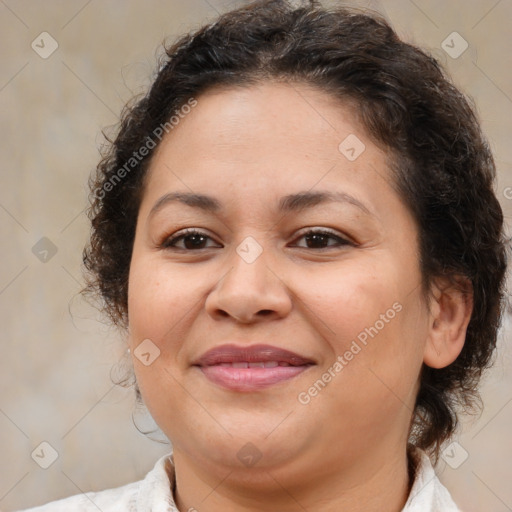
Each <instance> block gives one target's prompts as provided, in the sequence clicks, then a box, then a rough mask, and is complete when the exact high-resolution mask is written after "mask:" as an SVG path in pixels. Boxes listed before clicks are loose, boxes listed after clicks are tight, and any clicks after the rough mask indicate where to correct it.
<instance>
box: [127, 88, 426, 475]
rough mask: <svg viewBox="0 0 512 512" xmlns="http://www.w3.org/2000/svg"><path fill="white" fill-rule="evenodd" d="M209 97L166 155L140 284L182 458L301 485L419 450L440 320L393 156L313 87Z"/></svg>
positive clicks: (161, 397) (143, 242) (169, 141)
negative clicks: (414, 435)
mask: <svg viewBox="0 0 512 512" xmlns="http://www.w3.org/2000/svg"><path fill="white" fill-rule="evenodd" d="M197 102H198V103H197V106H195V107H194V108H193V109H191V112H190V113H188V114H187V115H186V116H185V117H184V118H183V119H181V121H180V123H179V124H178V125H177V126H175V127H174V129H173V130H172V131H171V132H170V133H169V134H168V135H167V136H166V138H164V140H163V141H162V143H161V145H160V146H159V148H158V149H157V152H156V153H155V155H154V157H153V160H152V163H151V166H150V170H149V171H148V176H147V182H146V187H145V190H144V195H143V200H142V203H141V206H140V211H139V216H138V221H137V229H136V236H135V242H134V249H133V256H132V261H131V267H130V275H129V305H128V317H129V339H130V346H131V351H132V354H134V367H135V371H136V376H137V379H138V383H139V386H140V389H141V393H142V395H143V398H144V401H145V403H146V405H147V407H148V408H149V411H150V412H151V414H152V415H153V417H154V419H155V420H156V422H157V423H158V424H159V426H160V427H161V429H162V430H163V431H164V433H165V434H166V435H167V436H168V437H169V439H170V440H171V442H172V444H173V448H174V453H175V458H177V457H178V458H182V459H183V460H185V459H186V460H188V461H192V462H193V463H194V464H196V465H197V466H198V467H201V468H214V469H218V468H219V467H222V468H225V469H226V470H228V469H230V470H232V469H233V468H237V470H243V469H244V464H245V466H246V467H250V466H251V461H253V460H256V459H258V458H259V460H258V463H257V467H259V468H264V469H267V470H268V469H273V470H274V471H275V474H279V472H281V471H282V472H283V474H284V472H285V471H286V472H287V474H288V475H290V474H293V475H295V477H296V478H297V479H300V478H301V476H304V475H309V476H310V475H311V472H312V468H314V469H315V471H316V472H315V475H317V476H319V477H321V476H322V475H323V474H325V473H326V472H328V471H330V470H331V468H332V467H333V466H332V464H336V465H337V467H343V465H347V467H348V466H350V465H351V464H353V463H354V461H356V460H357V461H359V463H364V461H365V460H369V459H370V458H371V459H372V460H375V458H377V459H378V458H381V459H382V460H384V459H386V458H387V457H388V456H389V454H390V452H392V451H394V452H396V450H397V449H398V448H397V447H400V448H399V449H400V450H401V449H402V448H403V450H405V445H406V441H407V435H408V427H409V422H410V419H411V414H412V410H413V407H414V399H415V395H416V392H417V384H418V376H419V372H420V369H421V365H422V358H423V350H424V345H425V338H426V336H427V324H428V321H427V320H428V316H427V308H426V305H425V303H424V301H423V295H422V291H421V287H420V282H421V274H420V269H419V255H418V236H417V228H416V225H415V222H414V220H413V218H412V216H411V213H410V212H409V210H408V209H407V208H406V206H405V205H404V203H403V202H402V200H401V199H400V197H399V196H398V195H397V193H396V192H395V189H394V188H393V186H392V181H391V173H390V171H389V169H388V167H387V161H388V159H387V155H386V154H385V153H384V152H383V151H381V150H380V149H379V148H378V147H376V146H375V145H374V144H373V143H372V142H371V140H370V138H369V137H368V136H367V135H366V133H365V131H364V129H363V128H362V126H361V125H360V124H358V122H357V117H356V115H355V114H354V110H353V109H352V108H351V107H350V106H349V105H344V104H342V103H340V102H339V100H336V99H334V98H332V97H331V96H329V95H327V94H326V93H325V92H322V91H319V90H316V89H313V88H310V87H307V86H305V85H300V84H293V86H292V85H289V84H271V83H265V84H261V85H258V86H251V87H250V88H230V89H218V90H212V91H210V92H207V93H205V94H203V95H201V96H200V97H198V98H197ZM356 137H357V138H356ZM363 144H364V146H363ZM331 463H332V464H331ZM273 474H274V473H273Z"/></svg>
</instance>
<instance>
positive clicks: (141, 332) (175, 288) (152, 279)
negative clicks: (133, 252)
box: [128, 258, 201, 343]
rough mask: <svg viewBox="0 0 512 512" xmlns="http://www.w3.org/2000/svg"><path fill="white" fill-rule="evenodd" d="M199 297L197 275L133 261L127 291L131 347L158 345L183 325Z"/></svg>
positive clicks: (147, 262) (145, 262)
mask: <svg viewBox="0 0 512 512" xmlns="http://www.w3.org/2000/svg"><path fill="white" fill-rule="evenodd" d="M200 294H201V280H200V278H199V273H195V274H192V275H190V273H185V272H180V271H179V269H177V270H176V269H174V271H173V272H171V271H170V266H168V265H166V264H165V262H164V263H162V262H158V263H155V262H154V261H151V259H150V258H138V259H134V260H133V261H132V266H131V268H130V276H129V288H128V319H129V326H130V334H131V341H132V343H136V342H137V341H138V340H141V339H145V338H150V339H155V342H157V343H158V342H159V340H161V339H162V338H163V337H164V336H165V335H166V333H167V334H168V333H169V330H170V329H172V328H173V326H178V324H179V323H180V322H186V317H187V313H189V312H191V311H192V310H193V309H194V306H195V305H196V304H197V303H198V300H199V297H200Z"/></svg>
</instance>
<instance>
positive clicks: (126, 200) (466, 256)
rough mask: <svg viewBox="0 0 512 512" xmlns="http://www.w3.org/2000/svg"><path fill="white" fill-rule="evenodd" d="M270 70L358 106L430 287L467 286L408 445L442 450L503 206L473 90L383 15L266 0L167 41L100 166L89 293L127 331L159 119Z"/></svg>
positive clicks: (492, 264) (421, 395)
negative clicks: (133, 263) (461, 334)
mask: <svg viewBox="0 0 512 512" xmlns="http://www.w3.org/2000/svg"><path fill="white" fill-rule="evenodd" d="M268 80H283V81H295V82H302V83H306V84H311V85H314V86H316V87H319V88H320V89H322V90H324V91H325V92H327V93H329V94H332V95H334V96H335V97H336V98H339V99H340V101H345V102H346V101H347V100H349V101H350V102H352V103H353V104H355V105H356V106H357V111H358V116H359V117H360V120H361V122H362V123H363V125H364V126H365V128H366V130H367V133H368V135H369V136H370V137H371V138H372V140H373V141H374V142H375V143H376V144H378V145H379V146H380V147H382V148H385V149H386V151H387V153H388V155H390V157H389V160H390V161H389V165H390V168H391V169H392V171H393V177H394V182H395V186H396V190H397V192H398V193H399V194H400V196H401V197H402V199H403V201H404V202H405V204H406V205H407V206H408V207H409V208H410V211H411V213H412V215H413V216H414V218H415V220H416V221H417V225H418V229H419V240H420V259H421V261H420V263H421V269H422V277H423V285H424V290H425V292H426V293H428V291H429V289H430V285H431V284H432V282H433V279H434V278H436V277H439V276H444V277H459V278H460V277H463V278H465V279H466V280H468V281H469V282H470V283H471V286H472V292H473V302H474V306H473V312H472V316H471V320H470V323H469V326H468V329H467V334H466V341H465V344H464V348H463V349H462V352H461V353H460V355H459V356H458V358H457V359H456V361H455V362H454V363H453V364H451V365H449V366H448V367H446V368H442V369H433V368H430V367H427V366H425V365H424V367H423V369H422V373H421V378H420V389H419V392H418V396H417V400H416V405H415V411H414V418H413V422H412V424H411V441H412V442H413V443H414V444H415V445H416V446H418V447H420V448H423V449H426V450H429V451H430V452H431V453H432V454H436V455H437V454H438V453H439V449H440V446H441V443H442V442H444V441H445V440H447V439H448V438H449V437H450V436H451V435H452V434H453V433H454V431H455V428H456V426H457V412H458V411H459V410H468V409H472V408H474V406H475V405H478V404H479V395H478V391H477V385H478V382H479V379H480V376H481V373H482V370H483V369H485V368H486V367H488V366H490V364H491V359H492V354H493V351H494V349H495V346H496V339H497V331H498V328H499V324H500V319H501V313H502V308H503V298H504V280H505V272H506V250H505V249H506V245H505V239H504V235H503V215H502V210H501V207H500V205H499V203H498V200H497V198H496V196H495V194H494V191H493V184H494V179H495V165H494V161H493V157H492V154H491V152H490V150H489V147H488V144H487V142H486V140H485V138H484V136H483V135H482V133H481V130H480V126H479V122H478V119H477V117H476V115H475V112H474V108H473V107H472V106H471V104H470V102H469V100H468V99H467V98H466V97H465V96H464V95H463V94H462V93H461V92H460V91H459V90H458V89H457V88H456V87H455V86H454V85H453V84H452V82H451V81H450V79H449V78H448V77H447V76H446V74H445V73H444V72H443V70H442V69H441V66H440V64H439V63H438V62H437V61H436V59H434V58H433V57H432V56H430V55H429V54H427V53H426V52H425V51H422V50H420V49H418V48H416V47H415V46H413V45H411V44H407V43H405V42H403V41H401V40H400V39H399V38H398V36H397V35H396V33H395V32H394V31H393V29H392V28H391V27H390V25H389V24H388V23H387V22H386V21H385V20H384V19H382V18H381V17H380V16H379V15H377V14H373V13H372V14H369V13H367V12H361V11H358V10H355V9H348V8H331V9H328V8H325V7H323V6H322V5H321V4H320V3H319V2H318V1H315V0H310V1H307V2H304V3H303V5H302V6H300V7H292V6H291V5H290V4H289V3H288V2H286V1H284V0H263V1H262V0H259V1H257V2H253V3H251V4H249V5H247V6H244V7H242V8H239V9H236V10H233V11H230V12H228V13H226V14H223V15H221V16H220V17H219V18H218V19H217V20H216V21H215V22H214V23H210V24H208V25H206V26H204V27H202V28H201V29H199V30H197V31H195V32H194V33H191V34H187V35H184V36H182V37H181V38H180V39H179V40H178V41H177V42H175V43H174V44H172V45H170V46H168V47H166V48H165V55H164V56H163V58H162V62H161V66H160V68H159V71H158V73H157V76H156V78H155V80H154V82H153V84H152V86H151V88H150V90H149V92H148V93H147V95H145V96H144V97H142V98H141V99H138V100H137V101H135V102H133V103H132V104H131V105H130V106H127V107H126V108H125V110H124V112H123V114H122V118H121V122H120V126H119V130H118V134H117V136H116V137H115V140H108V142H109V144H108V145H107V147H106V150H105V152H104V154H103V158H102V160H101V162H100V163H99V165H98V167H97V170H96V173H95V174H94V175H93V176H91V180H90V187H91V194H90V201H91V206H90V208H89V211H88V213H89V218H90V220H91V223H92V232H91V238H90V242H89V244H88V246H87V247H86V248H85V250H84V264H85V267H86V269H87V271H88V284H87V287H86V289H85V292H89V293H91V292H92V293H95V294H96V296H97V297H100V298H101V299H102V302H103V308H104V310H105V312H106V313H107V314H108V315H109V316H110V319H111V320H112V321H113V322H114V323H115V324H116V325H118V326H121V327H123V328H124V327H126V325H127V317H128V311H127V292H128V274H129V268H130V260H131V253H132V246H133V242H134V236H135V225H136V221H137V215H138V209H139V205H140V202H141V196H142V194H143V190H144V177H145V175H146V171H147V169H148V165H149V163H150V161H151V156H152V154H153V153H154V148H155V147H156V146H158V143H159V142H160V140H161V137H155V135H156V134H160V133H161V132H162V129H161V127H163V126H164V127H165V131H166V132H169V131H170V129H172V127H173V126H172V123H170V122H169V121H170V120H171V119H172V116H173V115H176V113H179V112H180V109H182V108H183V107H184V105H187V103H189V104H190V102H191V100H193V101H195V100H194V98H197V97H198V96H199V95H200V94H201V93H203V92H205V91H206V90H207V89H209V88H212V87H213V86H239V87H241V86H250V85H252V84H256V83H259V82H263V81H268ZM159 127H160V128H159ZM155 139H157V140H156V141H155ZM150 141H151V144H150ZM144 147H146V148H147V149H146V150H145V151H142V150H140V149H141V148H144ZM128 162H129V165H127V163H128Z"/></svg>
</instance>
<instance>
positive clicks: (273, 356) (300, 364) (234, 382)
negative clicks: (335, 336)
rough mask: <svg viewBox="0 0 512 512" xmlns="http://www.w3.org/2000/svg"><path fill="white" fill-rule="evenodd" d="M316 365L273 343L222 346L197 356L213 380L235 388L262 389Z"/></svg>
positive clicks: (200, 364) (234, 389) (198, 361)
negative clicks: (271, 344)
mask: <svg viewBox="0 0 512 512" xmlns="http://www.w3.org/2000/svg"><path fill="white" fill-rule="evenodd" d="M314 364H316V363H315V362H314V361H313V360H311V359H308V358H305V357H303V356H301V355H299V354H296V353H294V352H290V351H289V350H285V349H282V348H278V347H273V346H270V345H252V346H249V347H240V346H236V345H222V346H220V347H216V348H214V349H211V350H209V351H208V352H206V353H205V354H203V355H202V356H201V357H200V358H199V359H197V360H196V361H195V362H194V363H193V366H195V367H198V368H199V369H200V370H201V372H202V373H203V375H204V376H205V377H206V378H207V379H208V380H210V381H211V382H213V383H215V384H217V385H219V386H221V387H223V388H227V389H229V390H232V391H258V390H260V389H264V388H267V387H269V386H273V385H276V384H279V383H282V382H285V381H288V380H290V379H292V378H294V377H296V376H297V375H299V374H301V373H302V372H304V371H306V370H307V369H308V368H310V367H311V366H313V365H314Z"/></svg>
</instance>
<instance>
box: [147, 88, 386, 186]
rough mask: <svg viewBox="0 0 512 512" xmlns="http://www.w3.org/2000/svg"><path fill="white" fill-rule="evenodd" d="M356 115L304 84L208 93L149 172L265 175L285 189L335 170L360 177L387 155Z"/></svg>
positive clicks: (175, 130) (168, 138)
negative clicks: (303, 176) (309, 174)
mask: <svg viewBox="0 0 512 512" xmlns="http://www.w3.org/2000/svg"><path fill="white" fill-rule="evenodd" d="M355 114H356V111H355V107H354V106H353V105H352V104H350V103H345V102H343V103H342V102H341V101H340V100H339V99H337V98H334V97H333V96H332V95H330V94H328V93H326V92H324V91H321V90H319V89H318V88H316V87H312V86H309V85H305V84H299V83H274V82H269V83H263V84H258V85H255V86H251V87H230V88H215V89H213V90H209V91H207V92H206V93H204V94H202V95H200V96H199V97H198V98H197V105H196V106H195V107H194V108H193V109H190V111H189V113H187V114H186V115H183V116H182V117H181V118H180V120H179V123H178V124H177V125H175V126H174V127H173V129H172V131H170V132H169V133H168V134H167V135H166V136H165V137H164V140H163V141H162V143H161V144H160V146H159V147H158V148H157V150H156V153H155V155H154V156H153V159H152V165H151V166H150V172H151V173H155V170H157V169H161V167H162V166H163V167H164V168H165V167H171V168H172V169H173V170H175V171H177V170H183V168H185V167H186V174H187V176H188V177H189V178H192V177H193V175H198V174H199V173H203V174H205V175H206V174H208V172H210V173H211V174H215V173H218V172H219V171H220V170H222V173H223V176H224V177H228V176H230V177H232V178H235V177H237V178H241V177H242V175H248V174H251V175H252V176H253V178H255V179H256V178H257V177H258V176H262V175H263V174H265V173H267V172H271V173H272V174H273V175H274V177H275V178H278V176H284V177H285V178H286V180H288V182H289V180H290V179H292V178H295V179H300V176H299V174H300V172H299V171H307V170H310V171H314V173H318V172H321V171H322V170H323V171H324V173H325V172H327V171H328V170H329V169H330V168H331V167H332V166H333V165H336V166H338V167H340V166H341V167H342V168H349V169H350V170H351V171H352V173H353V174H356V173H358V172H359V174H360V170H361V169H362V168H363V167H364V165H361V164H363V162H366V164H368V162H369V161H374V160H375V159H376V158H377V159H379V158H380V159H381V160H382V161H383V162H381V164H382V163H384V164H385V162H384V160H386V155H385V154H383V153H381V152H380V151H379V150H378V149H377V148H376V147H375V146H374V145H373V144H372V143H371V142H370V140H369V139H368V137H367V135H366V133H365V130H364V128H363V127H362V126H361V125H360V123H359V122H358V121H357V116H356V115H355ZM381 167H382V165H381ZM384 167H385V165H384ZM312 185H313V184H311V186H312Z"/></svg>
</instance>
